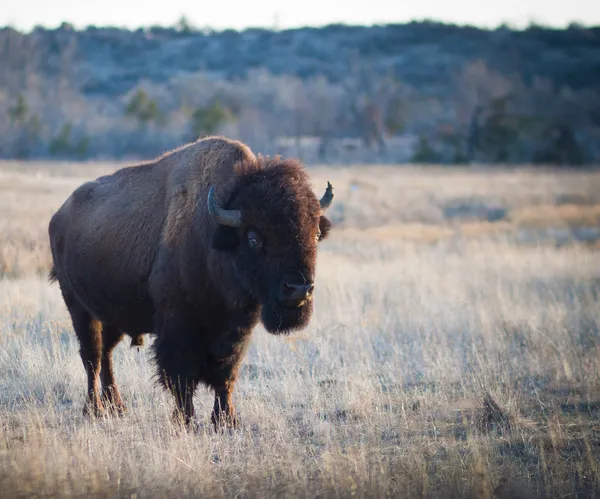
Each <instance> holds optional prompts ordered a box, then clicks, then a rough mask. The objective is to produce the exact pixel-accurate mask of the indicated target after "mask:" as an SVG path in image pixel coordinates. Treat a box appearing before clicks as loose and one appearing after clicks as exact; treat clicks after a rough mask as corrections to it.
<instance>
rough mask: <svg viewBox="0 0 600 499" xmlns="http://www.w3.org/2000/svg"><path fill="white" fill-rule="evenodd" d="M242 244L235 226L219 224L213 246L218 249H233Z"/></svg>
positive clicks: (214, 235)
mask: <svg viewBox="0 0 600 499" xmlns="http://www.w3.org/2000/svg"><path fill="white" fill-rule="evenodd" d="M239 244H240V238H239V237H238V235H237V231H236V230H235V229H234V228H233V227H226V226H225V225H219V226H218V227H217V229H216V230H215V232H214V234H213V240H212V246H213V248H214V249H216V250H217V251H233V250H234V249H236V248H237V247H238V245H239Z"/></svg>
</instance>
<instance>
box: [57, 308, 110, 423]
mask: <svg viewBox="0 0 600 499" xmlns="http://www.w3.org/2000/svg"><path fill="white" fill-rule="evenodd" d="M65 303H66V305H67V308H68V309H69V313H70V314H71V320H72V322H73V329H75V334H77V338H78V340H79V353H80V355H81V360H82V361H83V367H84V368H85V372H86V374H87V379H88V400H87V401H86V404H85V406H84V408H83V414H84V415H86V416H87V415H94V416H101V415H102V414H103V413H104V406H103V405H102V401H101V400H100V366H101V359H102V325H101V323H100V322H99V321H97V320H96V319H94V318H93V317H92V316H91V315H90V314H89V313H88V312H87V311H86V310H85V309H83V307H81V306H80V305H79V304H78V303H76V302H75V300H72V299H68V297H65Z"/></svg>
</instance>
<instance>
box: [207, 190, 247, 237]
mask: <svg viewBox="0 0 600 499" xmlns="http://www.w3.org/2000/svg"><path fill="white" fill-rule="evenodd" d="M207 201H208V212H209V213H210V214H211V216H212V217H213V219H214V221H215V222H217V223H218V224H221V225H227V226H228V227H239V226H240V225H242V212H241V211H239V210H224V209H223V208H221V207H220V206H219V203H217V200H216V199H215V186H214V185H211V186H210V189H209V191H208V199H207Z"/></svg>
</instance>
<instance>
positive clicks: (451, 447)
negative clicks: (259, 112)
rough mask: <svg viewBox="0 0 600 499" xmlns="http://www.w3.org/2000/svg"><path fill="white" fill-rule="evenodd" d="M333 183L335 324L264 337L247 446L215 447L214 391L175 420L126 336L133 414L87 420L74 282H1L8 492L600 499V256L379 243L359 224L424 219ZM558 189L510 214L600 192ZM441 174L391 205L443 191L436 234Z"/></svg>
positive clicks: (251, 368)
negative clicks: (67, 297) (191, 424)
mask: <svg viewBox="0 0 600 499" xmlns="http://www.w3.org/2000/svg"><path fill="white" fill-rule="evenodd" d="M82 168H84V167H82ZM48 169H50V167H48ZM82 171H83V170H82ZM325 175H327V178H330V179H331V181H332V183H334V186H336V185H337V186H339V188H338V190H337V191H336V195H337V197H336V202H339V203H341V204H344V203H345V209H346V212H345V218H343V219H342V218H340V220H339V223H338V229H339V232H338V235H337V236H335V237H332V239H331V240H330V241H326V242H324V243H323V246H322V251H321V254H320V256H319V262H318V281H317V290H316V296H315V300H316V310H315V317H314V319H313V321H312V322H311V325H310V326H309V327H308V328H307V329H306V330H304V331H302V332H299V333H297V334H295V335H293V336H290V337H287V338H280V337H273V336H270V335H269V334H268V333H267V332H265V331H264V330H263V329H262V328H260V327H259V328H258V329H257V330H256V332H255V334H254V336H253V340H252V344H251V348H250V350H249V353H248V356H247V358H246V360H245V362H244V365H243V369H242V372H241V377H240V380H239V382H238V385H237V387H236V392H235V403H236V406H237V409H238V413H239V416H240V422H241V427H240V429H239V430H236V431H234V432H231V433H226V434H219V435H217V434H215V433H214V431H213V429H212V426H211V424H210V420H209V414H210V410H211V408H212V394H210V393H209V392H208V391H207V390H205V389H202V388H201V389H199V390H198V392H197V394H196V398H195V404H196V409H197V412H198V423H199V427H198V430H197V431H195V432H190V433H187V432H182V431H180V430H178V429H177V428H176V427H175V426H173V425H172V424H171V422H170V413H171V410H172V407H173V402H172V400H171V399H170V397H169V396H168V395H167V394H166V393H164V392H163V390H162V389H161V388H160V387H158V386H157V384H156V383H155V382H154V379H153V372H154V371H153V364H152V359H151V357H150V355H149V348H148V346H145V347H143V348H141V349H140V350H139V351H138V350H137V349H132V348H130V347H129V346H128V344H125V342H123V343H122V344H121V345H120V346H119V347H118V348H117V350H116V355H115V357H116V358H115V363H116V374H117V379H118V382H119V384H120V386H121V391H122V395H123V398H124V400H125V402H126V404H127V405H128V406H129V413H128V414H127V415H126V416H124V417H123V418H116V419H101V420H94V421H90V420H87V419H85V418H84V417H83V415H82V411H81V409H82V407H83V402H84V392H85V386H86V384H85V375H84V370H83V366H82V364H81V360H80V358H79V354H78V344H77V341H76V338H75V336H74V334H73V332H72V328H71V324H70V322H69V319H68V316H67V314H66V311H65V308H64V305H63V304H62V301H61V298H60V293H59V291H58V289H57V287H56V286H51V285H49V284H48V283H47V282H46V280H45V278H43V277H39V276H36V275H35V274H36V272H35V269H32V271H31V272H30V273H29V275H28V274H27V272H25V270H26V269H25V268H24V269H23V270H21V271H20V272H18V273H15V277H13V278H6V279H4V280H0V324H1V325H0V428H1V437H0V496H3V497H4V496H6V497H25V496H28V497H33V496H35V497H46V496H48V497H49V496H70V497H84V496H85V497H90V496H91V497H115V496H117V497H207V496H209V497H213V496H228V497H229V496H231V497H259V496H260V497H263V496H273V495H275V496H288V495H289V496H298V497H348V496H357V497H386V496H393V497H407V498H409V497H410V498H414V497H559V496H560V497H565V496H569V497H591V496H594V495H600V482H599V480H600V472H599V468H598V466H599V463H598V459H599V457H600V425H599V424H598V416H599V414H600V381H599V380H600V376H599V374H600V372H599V371H600V337H599V334H598V331H599V326H600V254H599V253H598V252H597V250H596V249H594V247H592V246H588V245H585V244H565V245H561V246H557V245H556V244H553V243H552V241H546V242H543V243H531V242H527V243H526V244H524V243H520V242H518V241H517V240H516V239H515V238H514V237H512V235H513V232H514V230H517V228H518V226H517V225H513V222H512V221H510V220H509V219H507V220H505V223H508V224H509V229H507V231H506V233H503V234H501V235H499V234H497V233H495V232H493V233H488V232H485V231H483V232H482V233H478V234H477V237H474V236H472V235H471V236H468V235H465V234H464V233H463V232H460V231H458V230H457V227H456V222H455V221H454V222H451V221H447V220H442V219H440V220H438V221H437V222H435V223H434V222H427V220H424V219H419V218H418V217H417V216H414V217H413V219H411V220H408V222H410V223H416V222H419V223H422V224H424V225H426V226H428V227H429V228H430V229H431V226H435V227H437V228H438V229H439V230H442V229H444V230H450V232H451V235H450V236H448V237H446V236H440V237H438V238H433V239H429V240H427V241H425V242H424V241H423V240H421V239H418V238H417V239H415V238H412V237H403V236H402V233H400V235H398V234H399V233H398V232H395V233H394V232H393V231H391V232H390V233H391V234H395V236H393V237H392V236H390V237H387V238H386V237H383V236H382V235H381V234H380V235H379V237H374V238H371V237H367V236H366V235H365V234H368V230H367V231H366V232H365V230H364V229H362V228H361V226H360V224H358V223H354V224H353V222H352V218H349V215H348V212H349V211H351V210H355V211H356V212H359V210H361V209H362V210H363V212H362V213H363V217H364V218H365V220H369V219H370V220H371V226H375V225H385V224H384V223H381V220H382V214H383V213H385V214H386V216H389V221H390V224H393V225H394V226H396V227H398V226H401V225H402V224H403V223H404V222H403V220H402V216H403V214H402V213H397V214H395V215H394V214H392V213H387V212H386V211H385V207H384V206H382V205H378V204H377V202H374V203H372V204H370V205H369V204H364V203H360V202H358V201H356V202H355V201H352V198H351V197H350V196H349V195H342V193H343V192H344V189H345V186H347V185H350V182H349V180H347V177H345V176H348V175H350V174H349V173H348V171H346V170H336V169H331V170H316V171H315V172H314V176H315V185H316V186H318V185H319V183H318V182H319V181H320V180H321V179H322V178H325ZM511 175H519V174H516V173H515V174H509V173H507V174H505V177H502V178H501V181H500V182H498V183H497V184H495V186H493V187H490V188H488V190H486V189H485V188H482V187H481V181H482V179H481V178H480V177H477V174H474V173H473V174H469V173H465V172H463V173H462V176H461V177H460V182H462V183H464V182H467V183H468V182H471V185H472V186H475V187H474V188H473V192H472V193H471V194H470V195H471V196H476V197H479V198H482V199H483V198H485V199H493V198H494V196H495V195H496V194H497V193H498V192H499V191H501V190H502V189H506V185H507V183H510V181H511V179H513V177H511ZM547 175H548V179H550V182H548V184H547V186H546V187H545V188H540V187H537V189H538V191H537V194H538V196H537V198H536V187H532V189H531V195H530V196H529V197H528V196H527V190H526V189H523V188H521V190H519V189H518V188H515V191H519V194H518V195H517V194H515V193H514V192H513V193H512V197H510V199H509V201H508V203H507V205H508V206H509V207H510V208H511V209H516V208H517V207H518V206H523V205H529V206H536V203H538V204H539V205H540V206H541V205H542V204H543V203H546V204H547V203H548V202H551V201H552V200H553V199H556V197H557V196H559V195H561V196H562V195H564V192H563V191H564V190H570V191H572V192H575V191H581V190H585V189H586V188H587V186H588V184H589V183H590V182H592V183H593V182H595V177H594V176H590V177H588V179H587V181H586V179H584V178H582V179H581V181H580V183H579V184H577V183H576V182H575V184H572V185H571V187H570V188H567V187H565V184H564V183H563V182H561V181H560V179H559V178H558V177H552V175H551V174H547ZM428 177H429V174H428V173H427V172H426V171H425V172H421V173H419V172H418V171H414V172H412V173H410V174H409V173H407V174H405V175H404V176H403V175H402V173H398V171H395V172H393V173H392V172H391V171H390V172H389V175H388V181H387V182H386V186H385V188H384V189H387V190H388V191H389V192H391V191H393V189H394V186H396V187H397V189H398V191H400V192H403V190H405V189H407V187H406V183H408V182H412V183H413V185H414V184H416V183H418V182H422V184H423V185H425V186H426V187H425V188H423V187H422V188H421V190H418V189H417V190H416V191H413V196H414V197H415V198H416V199H417V200H418V202H419V203H420V205H421V206H422V207H423V206H427V203H430V211H429V212H427V210H425V213H429V215H430V216H431V217H432V218H433V217H434V212H433V209H434V208H433V206H434V204H433V203H432V202H431V196H437V197H438V198H440V197H441V198H444V196H446V198H444V199H443V200H444V202H451V201H453V200H454V199H455V198H458V197H460V195H459V196H457V195H455V194H448V191H449V190H450V191H452V190H453V189H452V188H449V187H448V186H455V189H456V190H462V189H466V187H459V184H458V183H453V182H455V180H452V179H449V178H446V179H441V180H439V179H438V180H437V181H436V180H434V179H432V178H430V179H429V180H427V179H428ZM553 179H554V182H552V180H553ZM72 180H73V179H71V180H69V178H65V179H64V182H65V184H68V185H69V186H70V185H71V183H70V182H71V181H72ZM444 180H446V182H445V181H444ZM43 182H44V180H43V179H42V180H40V183H43ZM571 182H573V181H572V179H571ZM58 184H59V183H57V185H58ZM61 185H62V184H61ZM435 185H445V186H446V187H445V189H440V192H439V193H438V192H435V191H433V190H432V187H433V186H435ZM65 190H68V189H67V188H66V187H64V188H63V187H60V188H56V190H55V191H53V193H48V194H47V197H44V196H42V198H41V200H40V201H39V202H38V203H35V202H33V198H32V197H31V195H30V197H29V198H28V201H30V202H31V204H27V203H25V202H23V203H22V204H21V206H20V207H19V209H18V210H17V209H16V208H13V209H14V210H15V213H17V212H18V213H19V217H22V220H24V221H25V225H27V226H29V225H33V222H32V220H34V219H35V218H36V217H33V218H32V217H31V213H32V212H31V210H34V211H35V210H41V209H43V208H41V206H46V207H47V209H50V207H51V205H58V204H59V203H60V202H62V198H61V196H62V195H63V193H64V191H65ZM58 193H60V196H59V195H58ZM540 193H541V194H540ZM584 194H585V193H583V194H582V195H584ZM519 196H520V197H519ZM517 197H518V199H519V201H518V202H517ZM462 198H464V196H462ZM540 198H544V199H540ZM387 199H388V201H387V202H388V203H390V204H392V205H394V203H401V202H402V201H398V200H396V198H390V197H388V198H387ZM542 201H543V203H542ZM44 203H46V204H44ZM353 203H355V204H353ZM519 203H521V204H519ZM588 204H589V203H588ZM393 208H394V206H392V207H391V208H388V210H391V209H393ZM41 224H42V221H40V225H41ZM549 224H551V221H550V222H549ZM17 225H18V224H17ZM352 231H355V232H356V233H359V234H362V237H351V236H350V235H349V234H350V232H352ZM440 234H441V233H440ZM39 237H40V238H41V237H42V236H41V232H40V235H39ZM3 244H6V242H4V243H3ZM40 244H41V243H40ZM22 251H23V252H24V253H25V254H26V253H27V251H28V249H27V247H23V248H22ZM150 341H151V340H150ZM148 343H149V342H147V344H148ZM490 400H491V402H489V401H490ZM490 404H492V405H490ZM496 406H497V408H496ZM496 409H497V410H496Z"/></svg>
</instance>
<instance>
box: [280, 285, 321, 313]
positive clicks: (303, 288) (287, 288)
mask: <svg viewBox="0 0 600 499" xmlns="http://www.w3.org/2000/svg"><path fill="white" fill-rule="evenodd" d="M314 289H315V285H314V284H313V283H312V282H307V283H304V284H294V283H290V282H284V283H282V284H281V288H280V290H279V301H280V302H281V303H283V304H284V305H285V306H287V307H299V306H301V305H302V304H303V303H304V301H305V300H307V299H309V298H310V297H311V295H312V293H313V290H314Z"/></svg>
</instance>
